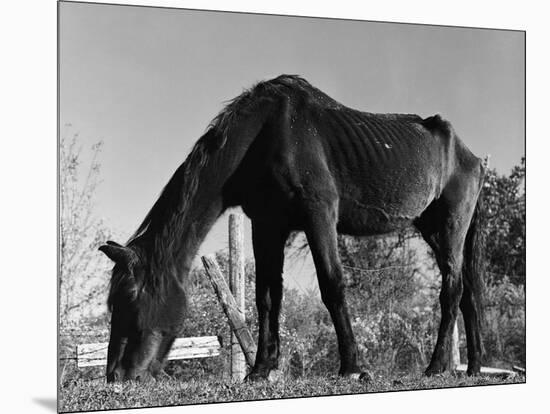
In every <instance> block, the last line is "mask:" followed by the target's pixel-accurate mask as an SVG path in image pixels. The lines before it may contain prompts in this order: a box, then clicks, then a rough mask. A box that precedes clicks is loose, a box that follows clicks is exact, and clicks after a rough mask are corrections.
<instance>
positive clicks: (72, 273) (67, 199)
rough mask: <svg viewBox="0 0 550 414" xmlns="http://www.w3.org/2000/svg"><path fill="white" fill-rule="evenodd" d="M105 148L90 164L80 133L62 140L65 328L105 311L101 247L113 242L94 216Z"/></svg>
mask: <svg viewBox="0 0 550 414" xmlns="http://www.w3.org/2000/svg"><path fill="white" fill-rule="evenodd" d="M102 145H103V144H102V142H98V143H96V144H94V145H92V147H91V160H90V161H89V162H87V163H85V162H83V158H84V157H83V154H82V146H81V145H79V139H78V134H76V133H75V134H73V135H72V136H71V137H70V138H67V137H65V136H63V137H61V139H60V148H59V164H60V165H59V167H60V171H59V173H60V177H59V202H60V217H59V225H60V232H59V241H60V269H59V271H60V274H59V312H60V315H59V317H60V323H61V325H62V326H66V325H70V324H74V323H75V322H77V321H78V320H80V318H82V317H85V316H91V315H93V314H97V313H99V312H100V311H104V308H105V306H103V301H104V298H105V290H106V285H107V281H108V276H107V275H106V266H105V262H104V261H103V260H102V259H100V256H99V255H98V253H97V247H98V246H99V245H100V243H102V242H104V241H105V240H107V239H108V238H109V236H110V232H109V230H108V229H107V228H106V226H105V224H104V222H103V221H102V220H101V219H100V218H98V217H97V216H96V215H95V213H94V207H95V204H94V197H95V194H96V190H97V188H98V185H99V184H100V164H99V162H98V156H99V153H100V151H101V148H102Z"/></svg>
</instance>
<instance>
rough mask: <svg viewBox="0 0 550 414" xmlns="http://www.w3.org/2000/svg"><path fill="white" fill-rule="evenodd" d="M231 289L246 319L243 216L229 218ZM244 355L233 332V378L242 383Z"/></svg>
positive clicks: (244, 372)
mask: <svg viewBox="0 0 550 414" xmlns="http://www.w3.org/2000/svg"><path fill="white" fill-rule="evenodd" d="M229 289H230V290H231V293H233V297H234V298H235V302H236V304H237V310H238V311H239V312H240V313H241V315H242V317H243V319H244V318H245V316H244V315H245V301H244V297H245V277H244V217H243V215H242V214H231V215H230V216H229ZM245 368H246V367H245V359H244V354H243V352H242V350H241V346H240V344H239V340H238V339H237V336H236V335H235V333H234V332H231V378H232V379H233V380H238V381H242V380H243V379H244V377H245V376H246V369H245Z"/></svg>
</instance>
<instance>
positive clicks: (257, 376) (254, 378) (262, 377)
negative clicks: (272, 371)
mask: <svg viewBox="0 0 550 414" xmlns="http://www.w3.org/2000/svg"><path fill="white" fill-rule="evenodd" d="M268 377H269V373H263V372H257V371H252V372H251V373H250V374H248V375H247V376H246V377H244V382H260V381H266V380H268Z"/></svg>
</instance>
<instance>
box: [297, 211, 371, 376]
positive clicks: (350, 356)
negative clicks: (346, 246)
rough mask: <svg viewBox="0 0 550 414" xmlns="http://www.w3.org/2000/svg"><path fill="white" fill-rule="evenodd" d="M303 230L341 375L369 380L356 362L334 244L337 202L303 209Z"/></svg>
mask: <svg viewBox="0 0 550 414" xmlns="http://www.w3.org/2000/svg"><path fill="white" fill-rule="evenodd" d="M306 210H307V213H306V216H307V218H306V225H305V229H304V230H305V233H306V236H307V239H308V243H309V247H310V249H311V254H312V256H313V261H314V263H315V268H316V270H317V279H318V280H319V289H320V291H321V298H322V300H323V303H324V304H325V305H326V307H327V309H328V311H329V313H330V316H331V318H332V321H333V323H334V328H335V330H336V336H337V339H338V349H339V353H340V364H341V365H340V372H339V373H340V375H342V376H348V377H357V378H358V379H367V380H368V379H369V377H368V374H366V373H364V372H361V370H360V369H359V366H358V364H357V345H356V342H355V337H354V335H353V331H352V328H351V324H350V321H349V314H348V309H347V305H346V301H345V294H344V280H343V272H342V265H341V263H340V258H339V255H338V246H337V233H336V221H337V202H336V201H334V202H331V201H322V202H320V203H319V202H318V203H315V205H314V206H309V208H306Z"/></svg>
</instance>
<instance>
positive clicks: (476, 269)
mask: <svg viewBox="0 0 550 414" xmlns="http://www.w3.org/2000/svg"><path fill="white" fill-rule="evenodd" d="M483 177H484V168H483V166H481V177H480V185H481V191H480V193H479V195H478V199H477V202H476V206H475V209H474V214H473V216H472V220H471V222H470V227H469V228H468V232H467V234H466V241H465V245H464V261H463V265H462V274H463V283H464V287H465V288H466V289H465V292H464V294H470V295H471V300H470V302H471V304H472V306H473V307H474V309H473V313H472V314H473V315H476V317H475V321H474V324H475V326H474V329H475V331H476V332H473V334H474V335H476V336H477V339H478V341H479V345H480V347H481V349H480V350H481V352H482V353H483V343H482V342H481V331H482V328H483V324H484V312H483V307H484V306H483V305H484V301H485V282H484V273H485V259H484V251H485V238H484V233H483V229H482V226H481V221H482V216H483ZM468 291H469V293H468Z"/></svg>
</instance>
